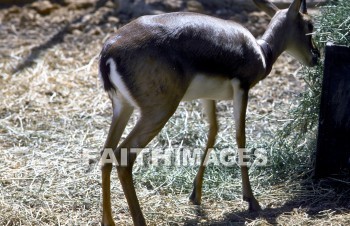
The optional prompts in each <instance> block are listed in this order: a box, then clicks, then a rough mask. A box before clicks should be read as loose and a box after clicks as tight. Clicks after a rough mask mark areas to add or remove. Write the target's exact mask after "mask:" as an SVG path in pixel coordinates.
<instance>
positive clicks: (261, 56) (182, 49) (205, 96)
mask: <svg viewBox="0 0 350 226" xmlns="http://www.w3.org/2000/svg"><path fill="white" fill-rule="evenodd" d="M254 2H255V3H256V4H257V5H258V6H259V7H260V8H261V9H262V10H264V11H265V12H266V13H267V14H269V15H270V16H271V17H273V18H272V20H271V22H270V25H269V26H268V28H267V30H266V32H265V34H264V35H263V36H262V38H261V39H259V40H256V39H255V38H254V37H253V35H252V34H251V33H250V32H248V30H247V29H245V28H244V27H243V26H241V25H239V24H237V23H235V22H232V21H226V20H222V19H218V18H214V17H211V16H206V15H201V14H197V13H185V12H179V13H169V14H162V15H155V16H143V17H140V18H139V19H136V20H134V21H132V22H130V23H129V24H127V25H125V26H123V27H122V28H120V29H119V30H118V31H117V33H116V34H114V35H113V36H112V37H110V38H109V39H108V40H107V41H106V43H105V44H104V46H103V49H102V52H101V58H100V64H99V70H100V75H101V77H102V80H103V84H104V89H105V90H106V91H107V93H108V95H109V97H110V99H111V101H112V106H113V118H112V124H111V126H110V130H109V133H108V137H107V140H106V143H105V145H104V147H105V148H111V149H113V151H114V154H115V156H116V158H117V161H118V162H120V160H121V150H122V148H124V149H125V148H126V149H127V150H128V151H129V153H128V154H129V156H128V157H129V158H128V165H127V166H120V165H119V166H117V172H118V176H119V179H120V182H121V185H122V188H123V191H124V194H125V196H126V199H127V202H128V205H129V209H130V213H131V216H132V219H133V222H134V225H146V221H145V218H144V216H143V214H142V211H141V208H140V205H139V202H138V199H137V196H136V192H135V188H134V185H133V179H132V167H133V163H134V161H135V159H136V154H135V153H131V151H130V149H131V148H144V147H145V146H146V145H147V144H148V143H149V142H150V141H151V140H152V139H153V138H154V136H156V135H157V134H158V133H159V131H160V130H161V129H162V128H163V126H164V125H165V124H166V122H167V121H168V120H169V118H170V117H171V116H172V115H173V113H174V112H175V110H176V108H177V107H178V105H179V103H180V102H181V101H184V100H186V101H187V100H194V99H201V100H203V103H204V109H205V113H206V115H207V118H208V122H209V135H208V141H207V144H206V148H205V152H204V155H203V159H202V163H204V161H205V158H206V155H208V152H209V150H210V148H211V147H213V145H214V143H215V137H216V134H217V131H218V123H217V119H216V113H215V111H216V106H215V101H216V100H233V105H234V114H233V116H234V117H233V118H234V121H235V127H236V141H237V145H238V148H245V145H246V138H245V118H246V108H247V102H248V92H249V89H250V88H252V87H253V86H254V85H255V84H256V83H257V82H259V81H260V80H262V79H264V78H265V77H266V76H267V75H268V74H269V73H270V71H271V68H272V65H273V64H274V62H275V61H276V59H277V58H278V56H279V55H280V54H281V53H282V52H283V51H285V50H287V51H288V52H290V53H291V54H292V55H294V56H295V57H296V58H297V59H299V60H300V61H301V62H302V63H303V64H305V65H307V66H314V65H315V64H316V63H317V60H318V58H319V52H318V50H317V48H316V47H315V46H314V44H313V42H312V37H311V33H312V30H313V25H312V22H311V20H310V18H309V16H307V15H306V14H307V12H306V7H305V6H304V7H301V3H302V0H294V1H293V2H292V3H291V5H290V7H289V8H288V9H285V10H279V9H278V8H277V7H276V6H275V5H273V4H272V3H270V2H269V1H267V0H254ZM300 7H301V8H302V12H301V13H300V12H299V9H300ZM135 108H136V109H138V110H139V111H140V118H139V120H138V122H137V124H136V126H135V127H134V128H133V130H132V131H131V132H130V133H129V134H128V136H127V137H126V139H125V140H124V141H123V142H122V143H121V144H120V145H119V146H118V143H119V140H120V138H121V135H122V133H123V131H124V129H125V126H126V124H127V122H128V120H129V118H130V116H131V114H132V112H133V110H134V109H135ZM111 170H112V164H111V163H108V164H107V163H106V164H104V165H103V166H102V192H103V218H102V224H103V225H114V221H113V218H112V212H111V200H110V173H111ZM204 170H205V166H204V164H202V165H201V166H200V168H199V171H198V174H197V176H196V178H195V180H194V188H193V192H192V194H191V196H190V200H191V201H192V202H193V203H194V204H200V203H201V195H202V181H203V174H204ZM241 173H242V189H243V199H244V200H245V201H247V202H248V203H249V210H252V211H257V210H260V205H259V203H258V201H257V200H256V199H255V197H254V195H253V192H252V189H251V186H250V182H249V177H248V168H247V166H241Z"/></svg>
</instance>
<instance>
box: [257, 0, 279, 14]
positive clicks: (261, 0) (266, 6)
mask: <svg viewBox="0 0 350 226" xmlns="http://www.w3.org/2000/svg"><path fill="white" fill-rule="evenodd" d="M253 2H254V3H255V5H257V6H258V7H259V9H261V10H262V11H264V12H265V13H267V15H269V16H270V17H273V16H274V15H275V14H276V12H277V11H278V10H279V9H278V8H277V6H275V5H274V4H273V3H271V2H269V1H268V0H253Z"/></svg>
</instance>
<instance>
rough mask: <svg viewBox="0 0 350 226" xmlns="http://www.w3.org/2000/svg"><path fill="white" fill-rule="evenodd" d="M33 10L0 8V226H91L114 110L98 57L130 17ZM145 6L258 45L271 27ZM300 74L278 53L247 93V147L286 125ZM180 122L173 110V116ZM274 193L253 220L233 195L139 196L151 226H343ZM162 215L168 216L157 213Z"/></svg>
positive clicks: (339, 218) (199, 7)
mask: <svg viewBox="0 0 350 226" xmlns="http://www.w3.org/2000/svg"><path fill="white" fill-rule="evenodd" d="M0 2H1V1H0ZM30 2H31V3H28V4H23V5H6V6H5V5H3V7H1V8H0V88H1V89H0V156H1V157H0V194H1V195H0V225H98V224H99V221H100V216H101V179H100V167H99V164H98V157H99V150H100V149H101V148H102V146H103V142H104V140H105V138H106V135H107V130H108V126H109V123H110V118H111V105H110V102H109V100H108V98H107V95H106V94H105V93H104V91H103V89H102V87H101V84H100V81H99V78H98V76H97V71H98V70H97V62H98V55H99V52H100V50H101V47H102V44H103V42H104V41H105V40H106V38H107V37H108V35H110V34H111V33H112V32H114V31H116V30H117V29H118V27H120V26H122V24H125V23H126V22H128V21H129V20H130V19H131V18H130V16H129V15H116V14H115V11H114V5H113V4H112V2H111V1H108V2H107V3H104V2H103V1H93V0H77V1H73V0H71V1H70V0H62V1H56V2H58V3H54V1H52V2H50V1H30ZM96 2H98V4H97V3H96ZM149 4H150V5H151V8H152V9H153V13H161V12H169V11H179V10H182V11H196V12H202V13H207V14H211V15H215V16H218V17H221V18H225V19H231V20H235V21H238V22H240V23H242V24H243V25H245V26H246V27H247V28H248V29H249V30H250V31H251V32H252V33H253V34H254V35H255V36H256V37H259V36H260V35H262V33H263V32H264V30H265V28H266V25H267V24H268V21H269V18H268V17H267V16H266V15H265V14H264V13H262V12H259V11H254V10H251V11H250V10H248V9H242V8H238V7H237V8H220V7H217V6H215V5H206V4H202V3H201V2H200V1H181V0H167V1H160V0H159V1H158V0H152V1H149ZM300 69H301V66H300V64H299V63H298V62H297V61H296V60H294V59H293V58H291V57H290V56H288V55H286V54H283V55H282V56H281V57H280V58H279V60H278V62H277V63H276V64H275V66H274V68H273V70H272V72H271V75H270V76H269V77H268V78H267V79H266V80H264V81H263V82H261V83H259V84H258V85H257V86H256V87H255V88H254V89H253V90H252V92H251V94H250V103H249V112H248V122H253V121H254V122H255V121H257V123H254V124H253V125H252V126H251V127H250V128H249V129H248V131H247V132H248V137H250V138H248V139H253V138H252V137H254V136H261V134H262V133H264V132H266V131H270V130H274V129H276V128H275V127H276V125H274V122H277V121H279V120H288V119H285V118H284V116H285V112H286V111H288V109H290V107H291V106H293V105H295V104H297V103H295V97H296V96H298V95H299V94H300V92H301V91H303V90H304V89H305V84H304V82H303V79H302V77H301V76H300V74H299V71H300ZM185 107H190V110H189V111H190V114H196V115H198V117H201V115H200V114H199V113H198V114H197V113H191V112H193V111H196V110H198V109H197V105H196V104H188V103H187V104H186V103H185V104H182V105H181V106H180V111H181V110H183V109H184V108H185ZM231 110H232V106H231V105H230V103H225V104H222V105H221V106H220V107H219V115H220V117H221V119H220V120H221V121H220V122H221V124H225V123H226V121H225V120H226V119H225V118H230V117H231V114H232V113H231ZM180 116H181V112H179V111H178V112H177V113H176V115H175V116H174V117H180ZM135 117H136V116H135ZM132 120H135V118H133V119H132ZM223 130H224V131H225V130H227V128H226V127H225V126H223ZM112 180H113V181H114V182H113V184H112V191H113V192H112V193H113V200H114V201H113V202H114V205H113V208H114V216H115V221H116V223H117V225H131V224H132V222H131V218H130V215H129V213H128V209H127V205H126V202H125V200H124V197H123V193H122V191H121V188H120V185H119V183H118V181H117V178H116V176H115V175H114V176H113V178H112ZM234 186H237V187H238V189H239V186H240V185H239V184H237V185H234ZM289 186H292V187H293V186H294V187H293V188H295V189H299V188H300V186H301V185H299V184H294V185H293V183H292V185H290V184H289ZM271 190H272V191H271V196H272V197H275V198H274V201H271V196H270V197H269V198H267V197H266V198H264V196H261V197H259V200H260V201H261V203H262V204H263V206H264V207H265V209H264V210H263V212H262V213H260V214H258V215H254V214H253V215H251V214H248V213H247V212H246V211H245V209H246V204H245V203H243V202H242V201H241V199H240V197H237V199H236V200H234V201H232V200H230V201H226V200H220V202H217V201H216V200H211V199H210V197H209V198H208V197H206V198H205V203H204V204H203V205H202V207H200V208H199V207H195V206H191V205H188V203H187V194H181V192H180V193H176V194H173V195H171V196H170V195H167V194H160V193H158V192H154V193H152V192H150V191H147V190H146V189H145V190H141V191H138V192H139V193H140V200H141V205H142V206H143V207H144V208H145V212H146V213H145V215H146V218H147V221H148V223H149V224H150V225H272V224H282V225H289V224H293V225H331V224H332V223H334V222H335V224H336V225H347V224H350V216H349V211H348V209H346V208H344V206H340V207H337V206H327V207H324V208H321V207H320V208H311V209H310V208H302V207H300V205H299V204H300V200H302V199H303V195H305V197H308V194H304V193H303V194H299V196H298V197H299V199H298V200H299V201H298V202H296V203H295V202H293V201H290V198H291V197H290V195H289V194H286V193H285V192H284V187H283V185H278V186H275V187H273V188H271ZM330 195H334V194H330ZM332 197H333V196H332ZM341 198H342V197H339V199H341ZM307 200H310V199H307ZM164 209H166V210H168V211H165V212H168V213H169V214H165V215H161V214H159V212H162V210H164ZM163 212H164V211H163Z"/></svg>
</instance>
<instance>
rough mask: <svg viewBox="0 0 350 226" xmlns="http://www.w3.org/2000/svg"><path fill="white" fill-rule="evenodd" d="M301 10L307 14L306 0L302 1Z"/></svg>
mask: <svg viewBox="0 0 350 226" xmlns="http://www.w3.org/2000/svg"><path fill="white" fill-rule="evenodd" d="M300 10H301V12H302V13H303V14H307V7H306V0H303V1H302V4H301V8H300Z"/></svg>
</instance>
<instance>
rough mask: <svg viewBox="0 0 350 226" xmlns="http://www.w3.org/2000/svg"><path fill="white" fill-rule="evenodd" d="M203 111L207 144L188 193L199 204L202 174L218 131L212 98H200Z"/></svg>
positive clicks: (192, 200)
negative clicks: (207, 129)
mask: <svg viewBox="0 0 350 226" xmlns="http://www.w3.org/2000/svg"><path fill="white" fill-rule="evenodd" d="M202 103H203V107H204V112H205V114H206V116H207V120H208V123H209V134H208V140H207V145H206V148H205V150H204V155H203V158H202V161H201V165H200V166H199V169H198V172H197V175H196V178H195V179H194V181H193V191H192V194H191V195H190V201H191V202H192V203H193V204H195V205H200V204H201V198H202V184H203V175H204V171H205V166H206V162H207V160H208V157H209V153H210V150H211V148H213V146H214V144H215V137H216V135H217V132H218V123H217V118H216V105H215V101H214V100H202Z"/></svg>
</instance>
